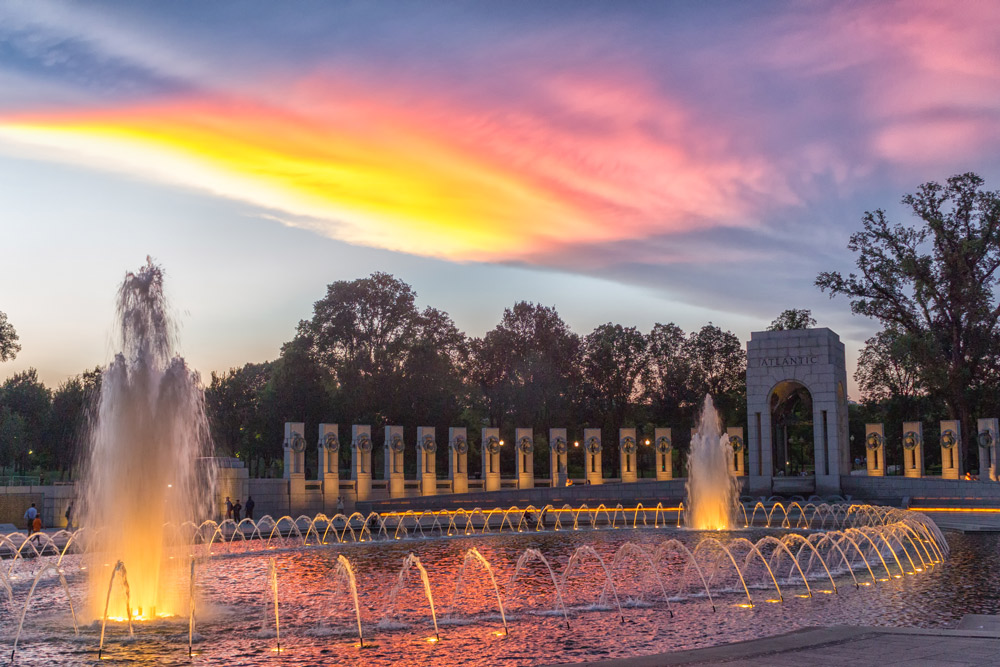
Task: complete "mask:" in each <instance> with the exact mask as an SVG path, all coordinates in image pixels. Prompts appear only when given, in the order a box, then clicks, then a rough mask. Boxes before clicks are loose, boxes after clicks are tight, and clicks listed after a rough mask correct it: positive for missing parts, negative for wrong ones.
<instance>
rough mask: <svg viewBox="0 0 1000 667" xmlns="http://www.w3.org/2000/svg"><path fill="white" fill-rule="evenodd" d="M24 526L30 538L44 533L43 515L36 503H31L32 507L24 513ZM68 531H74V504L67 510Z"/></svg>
mask: <svg viewBox="0 0 1000 667" xmlns="http://www.w3.org/2000/svg"><path fill="white" fill-rule="evenodd" d="M24 524H25V526H24V527H25V528H26V529H27V530H28V537H31V536H32V535H34V534H35V533H40V532H42V515H41V513H40V512H39V511H38V507H36V506H35V503H31V507H29V508H28V510H27V511H26V512H25V513H24ZM66 530H68V531H70V532H72V531H73V503H72V501H71V502H70V504H69V506H68V507H67V508H66Z"/></svg>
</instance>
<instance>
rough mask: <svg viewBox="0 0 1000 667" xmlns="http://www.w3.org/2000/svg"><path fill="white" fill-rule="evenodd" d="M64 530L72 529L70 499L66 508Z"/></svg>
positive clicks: (71, 505)
mask: <svg viewBox="0 0 1000 667" xmlns="http://www.w3.org/2000/svg"><path fill="white" fill-rule="evenodd" d="M66 530H68V531H72V530H73V503H72V501H71V502H70V504H69V507H67V508H66Z"/></svg>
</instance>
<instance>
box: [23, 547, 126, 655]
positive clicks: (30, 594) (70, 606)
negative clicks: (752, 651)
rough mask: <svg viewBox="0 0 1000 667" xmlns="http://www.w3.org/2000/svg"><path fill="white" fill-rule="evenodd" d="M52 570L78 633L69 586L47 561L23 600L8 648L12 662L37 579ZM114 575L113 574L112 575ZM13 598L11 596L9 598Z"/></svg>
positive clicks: (56, 569)
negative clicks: (19, 615) (15, 629)
mask: <svg viewBox="0 0 1000 667" xmlns="http://www.w3.org/2000/svg"><path fill="white" fill-rule="evenodd" d="M50 570H51V571H54V572H55V573H56V574H58V575H59V582H60V583H61V584H62V588H63V591H64V592H65V593H66V601H67V602H68V603H69V613H70V614H71V615H72V616H73V632H74V633H75V634H77V635H79V634H80V626H79V624H78V623H77V620H76V610H74V609H73V597H72V596H71V595H70V594H69V586H68V585H67V584H66V577H65V576H64V575H63V573H62V571H60V570H59V568H58V567H57V566H56V565H53V564H52V563H48V564H47V565H45V566H44V567H43V568H42V569H41V570H39V571H38V574H36V575H35V579H34V581H32V582H31V589H30V590H29V591H28V597H27V598H26V599H25V600H24V607H23V608H22V609H21V620H20V621H19V622H18V624H17V634H15V635H14V646H13V648H11V650H10V661H11V663H13V662H14V654H15V653H17V642H18V641H19V640H20V639H21V630H23V629H24V617H25V615H27V613H28V606H29V605H30V604H31V597H32V596H33V595H34V594H35V588H36V587H37V586H38V582H39V580H40V579H41V578H42V575H43V574H45V573H46V572H48V571H50ZM112 576H114V575H112ZM11 599H13V597H12V598H11ZM131 628H132V626H131V624H130V625H129V632H130V633H131ZM103 635H104V629H103V628H102V629H101V636H102V642H103Z"/></svg>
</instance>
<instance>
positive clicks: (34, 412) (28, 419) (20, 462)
mask: <svg viewBox="0 0 1000 667" xmlns="http://www.w3.org/2000/svg"><path fill="white" fill-rule="evenodd" d="M51 401H52V395H51V392H50V391H49V390H48V389H47V388H46V387H45V385H44V384H42V383H41V382H40V381H39V380H38V371H36V370H35V369H34V368H29V369H28V370H26V371H22V372H20V373H16V374H15V375H12V376H11V377H9V378H7V380H6V381H4V383H3V386H2V387H0V407H3V408H7V409H9V410H10V411H11V412H12V413H14V414H16V415H18V416H20V418H21V419H23V421H24V437H23V438H22V439H21V440H20V448H19V450H18V451H16V452H15V455H16V456H15V458H14V459H13V460H12V461H11V464H12V465H14V466H15V467H16V468H18V469H19V470H21V471H22V472H23V471H25V470H27V469H28V468H29V460H28V452H33V451H35V450H38V451H39V453H41V451H42V447H43V445H44V432H45V429H46V427H47V426H48V419H49V411H50V408H51Z"/></svg>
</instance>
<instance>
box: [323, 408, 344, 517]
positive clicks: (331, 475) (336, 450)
mask: <svg viewBox="0 0 1000 667" xmlns="http://www.w3.org/2000/svg"><path fill="white" fill-rule="evenodd" d="M319 481H320V482H321V483H322V489H323V509H324V510H325V509H326V508H327V507H331V506H332V507H336V503H337V500H336V499H337V498H339V497H340V436H339V428H338V427H337V425H336V424H320V425H319Z"/></svg>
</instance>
